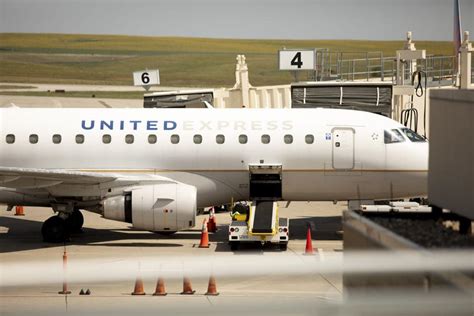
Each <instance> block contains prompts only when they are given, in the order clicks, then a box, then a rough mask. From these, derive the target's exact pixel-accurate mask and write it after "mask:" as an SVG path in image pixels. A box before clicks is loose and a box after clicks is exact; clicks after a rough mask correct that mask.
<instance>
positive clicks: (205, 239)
mask: <svg viewBox="0 0 474 316" xmlns="http://www.w3.org/2000/svg"><path fill="white" fill-rule="evenodd" d="M199 248H209V233H208V231H207V219H204V221H203V222H202V233H201V242H200V243H199Z"/></svg>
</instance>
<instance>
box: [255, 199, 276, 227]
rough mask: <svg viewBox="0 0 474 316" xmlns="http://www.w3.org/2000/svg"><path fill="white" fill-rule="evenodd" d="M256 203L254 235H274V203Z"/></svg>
mask: <svg viewBox="0 0 474 316" xmlns="http://www.w3.org/2000/svg"><path fill="white" fill-rule="evenodd" d="M256 203H257V205H256V207H255V216H254V221H253V228H252V233H257V234H265V233H272V219H273V201H260V202H256Z"/></svg>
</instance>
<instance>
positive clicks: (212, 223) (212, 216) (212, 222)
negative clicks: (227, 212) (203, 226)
mask: <svg viewBox="0 0 474 316" xmlns="http://www.w3.org/2000/svg"><path fill="white" fill-rule="evenodd" d="M207 230H208V231H210V232H211V233H215V232H216V231H217V222H216V213H215V211H214V207H213V208H211V210H210V211H209V222H207Z"/></svg>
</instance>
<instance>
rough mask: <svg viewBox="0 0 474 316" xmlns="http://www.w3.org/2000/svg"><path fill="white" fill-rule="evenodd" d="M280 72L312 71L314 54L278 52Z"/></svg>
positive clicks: (302, 50) (312, 51) (305, 51)
mask: <svg viewBox="0 0 474 316" xmlns="http://www.w3.org/2000/svg"><path fill="white" fill-rule="evenodd" d="M279 66H280V70H314V69H315V52H314V50H312V49H311V50H309V49H307V50H304V49H300V50H296V49H294V50H280V51H279Z"/></svg>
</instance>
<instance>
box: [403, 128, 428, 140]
mask: <svg viewBox="0 0 474 316" xmlns="http://www.w3.org/2000/svg"><path fill="white" fill-rule="evenodd" d="M401 130H402V132H403V134H405V135H406V136H407V137H408V139H409V140H411V141H412V142H426V139H425V138H424V137H423V136H421V135H418V134H417V133H415V132H414V131H412V130H411V129H409V128H401Z"/></svg>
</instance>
